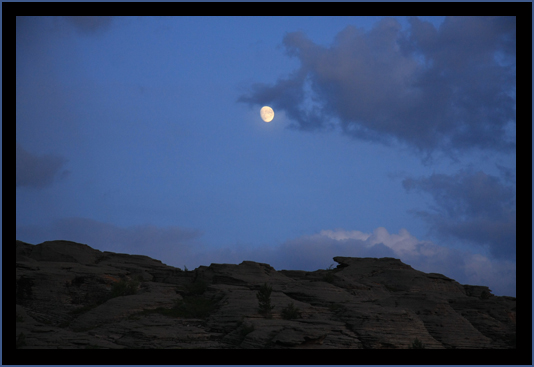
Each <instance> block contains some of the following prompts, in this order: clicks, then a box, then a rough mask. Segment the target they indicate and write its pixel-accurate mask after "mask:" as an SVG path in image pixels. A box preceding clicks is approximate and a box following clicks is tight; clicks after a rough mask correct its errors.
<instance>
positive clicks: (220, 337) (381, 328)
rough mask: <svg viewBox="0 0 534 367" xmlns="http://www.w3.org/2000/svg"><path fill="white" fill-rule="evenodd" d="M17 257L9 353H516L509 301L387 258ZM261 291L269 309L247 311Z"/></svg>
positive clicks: (48, 252)
mask: <svg viewBox="0 0 534 367" xmlns="http://www.w3.org/2000/svg"><path fill="white" fill-rule="evenodd" d="M16 258H17V261H16V272H17V283H16V293H17V294H16V303H17V310H16V320H17V322H16V333H17V348H81V349H89V348H116V349H122V348H135V349H139V348H163V349H171V348H172V349H191V348H194V349H199V348H200V349H260V348H268V349H301V348H303V349H410V348H412V349H413V348H421V347H424V348H426V349H473V348H474V349H514V348H515V335H516V299H515V298H514V297H498V296H494V295H493V294H492V293H491V291H490V290H489V289H488V287H484V286H472V285H462V284H459V283H458V282H456V281H454V280H453V279H450V278H448V277H446V276H444V275H441V274H436V273H428V274H427V273H424V272H421V271H417V270H415V269H413V268H412V267H411V266H409V265H406V264H404V263H402V262H401V261H400V260H398V259H394V258H379V259H377V258H353V257H341V256H338V257H334V261H336V262H337V263H338V264H339V265H338V266H337V267H336V268H334V269H326V270H317V271H313V272H308V271H298V270H279V271H277V270H275V269H274V268H272V267H271V266H270V265H268V264H262V263H257V262H253V261H243V262H242V263H241V264H239V265H233V264H211V265H210V266H200V267H198V268H197V269H195V270H191V271H183V270H181V269H178V268H174V267H172V266H167V265H165V264H163V263H162V262H161V261H158V260H154V259H151V258H149V257H147V256H140V255H127V254H118V253H113V252H107V251H104V252H102V251H99V250H95V249H93V248H91V247H89V246H87V245H83V244H79V243H74V242H69V241H48V242H44V243H42V244H39V245H31V244H27V243H24V242H21V241H17V246H16ZM263 285H267V286H269V287H271V288H272V292H271V294H270V300H271V303H270V304H271V305H272V306H274V308H273V309H272V310H271V312H263V313H262V312H260V310H259V308H258V298H257V294H258V292H260V288H261V287H262V286H263ZM216 363H217V362H216Z"/></svg>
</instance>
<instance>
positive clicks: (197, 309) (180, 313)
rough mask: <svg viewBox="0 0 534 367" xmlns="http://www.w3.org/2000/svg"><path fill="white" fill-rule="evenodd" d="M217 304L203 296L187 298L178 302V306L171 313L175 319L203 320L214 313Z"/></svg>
mask: <svg viewBox="0 0 534 367" xmlns="http://www.w3.org/2000/svg"><path fill="white" fill-rule="evenodd" d="M215 303H216V302H215V301H213V300H211V299H208V298H205V297H202V296H190V297H185V298H184V299H182V300H179V301H178V302H176V305H175V306H174V308H173V310H172V311H171V312H170V313H172V316H174V317H186V318H199V319H203V318H206V317H208V316H209V315H210V314H211V313H212V312H213V310H214V309H215Z"/></svg>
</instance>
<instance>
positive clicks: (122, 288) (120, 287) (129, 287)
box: [109, 280, 139, 298]
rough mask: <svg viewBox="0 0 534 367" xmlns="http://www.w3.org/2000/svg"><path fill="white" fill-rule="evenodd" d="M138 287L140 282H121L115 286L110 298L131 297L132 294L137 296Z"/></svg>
mask: <svg viewBox="0 0 534 367" xmlns="http://www.w3.org/2000/svg"><path fill="white" fill-rule="evenodd" d="M138 287H139V281H138V280H121V281H119V282H117V283H115V284H113V287H112V288H111V294H110V296H109V298H115V297H120V296H129V295H132V294H136V293H137V288H138Z"/></svg>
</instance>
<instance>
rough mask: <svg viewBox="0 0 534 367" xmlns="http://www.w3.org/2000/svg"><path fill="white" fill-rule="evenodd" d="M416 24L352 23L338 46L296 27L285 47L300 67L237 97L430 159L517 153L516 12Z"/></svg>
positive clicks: (297, 120)
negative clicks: (513, 130) (511, 132)
mask: <svg viewBox="0 0 534 367" xmlns="http://www.w3.org/2000/svg"><path fill="white" fill-rule="evenodd" d="M409 23H410V26H411V27H410V29H409V30H407V31H403V30H402V29H401V26H400V24H399V23H398V22H397V21H396V20H394V19H392V18H384V19H382V20H381V21H380V22H378V23H377V24H376V25H375V27H374V28H373V29H371V30H370V31H368V32H365V31H364V30H363V29H359V28H355V27H352V26H348V27H347V28H345V29H344V30H343V31H341V32H340V33H339V34H338V35H337V36H336V38H335V40H334V42H333V44H332V45H331V46H330V47H324V46H321V45H318V44H315V43H314V42H313V41H311V40H310V39H308V38H307V37H306V35H304V34H303V33H301V32H294V33H289V34H287V35H286V36H285V37H284V39H283V44H284V46H285V49H286V51H287V54H288V55H289V56H292V57H296V58H298V59H299V61H300V64H301V65H300V68H299V69H298V70H296V71H294V72H293V73H292V74H291V75H289V76H288V77H286V78H281V79H279V80H278V81H277V82H276V83H275V84H274V85H265V84H255V85H253V86H252V88H251V91H250V93H248V94H245V95H242V96H241V97H240V98H239V100H238V101H240V102H245V103H249V104H251V105H256V104H257V105H265V104H268V105H271V106H273V107H274V108H275V110H276V109H278V110H280V109H282V110H284V111H285V112H286V114H287V116H288V117H289V118H290V119H291V120H292V121H293V122H294V125H292V126H293V127H294V128H297V129H300V130H322V129H328V128H331V127H333V126H339V127H340V128H341V130H342V131H343V132H344V133H345V134H347V135H350V136H352V137H354V138H359V139H364V140H372V141H379V142H382V143H385V144H390V143H392V142H394V141H398V142H401V143H404V144H407V145H409V146H411V147H413V148H415V149H416V150H417V151H419V152H421V153H424V154H425V155H427V156H429V155H430V154H431V153H432V152H433V151H435V150H441V151H444V152H446V153H448V154H451V155H452V154H454V153H455V152H457V151H464V150H468V149H473V148H480V149H488V150H497V151H512V150H513V149H514V147H515V139H511V138H510V137H509V136H508V135H507V128H509V126H510V124H512V125H515V94H514V93H515V17H447V18H446V19H445V21H444V22H443V23H442V25H441V26H440V27H439V29H436V28H435V27H434V26H433V25H432V24H431V23H428V22H424V21H421V20H419V19H418V18H410V19H409ZM310 99H311V100H312V102H313V103H311V104H310V103H308V102H307V101H308V100H310ZM512 138H513V137H512Z"/></svg>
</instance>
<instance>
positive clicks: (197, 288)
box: [185, 280, 208, 296]
mask: <svg viewBox="0 0 534 367" xmlns="http://www.w3.org/2000/svg"><path fill="white" fill-rule="evenodd" d="M185 289H186V291H187V294H188V295H190V296H199V295H201V294H204V292H205V291H206V290H207V289H208V284H207V283H206V282H204V281H202V280H197V281H195V282H194V283H191V284H188V285H186V286H185Z"/></svg>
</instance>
